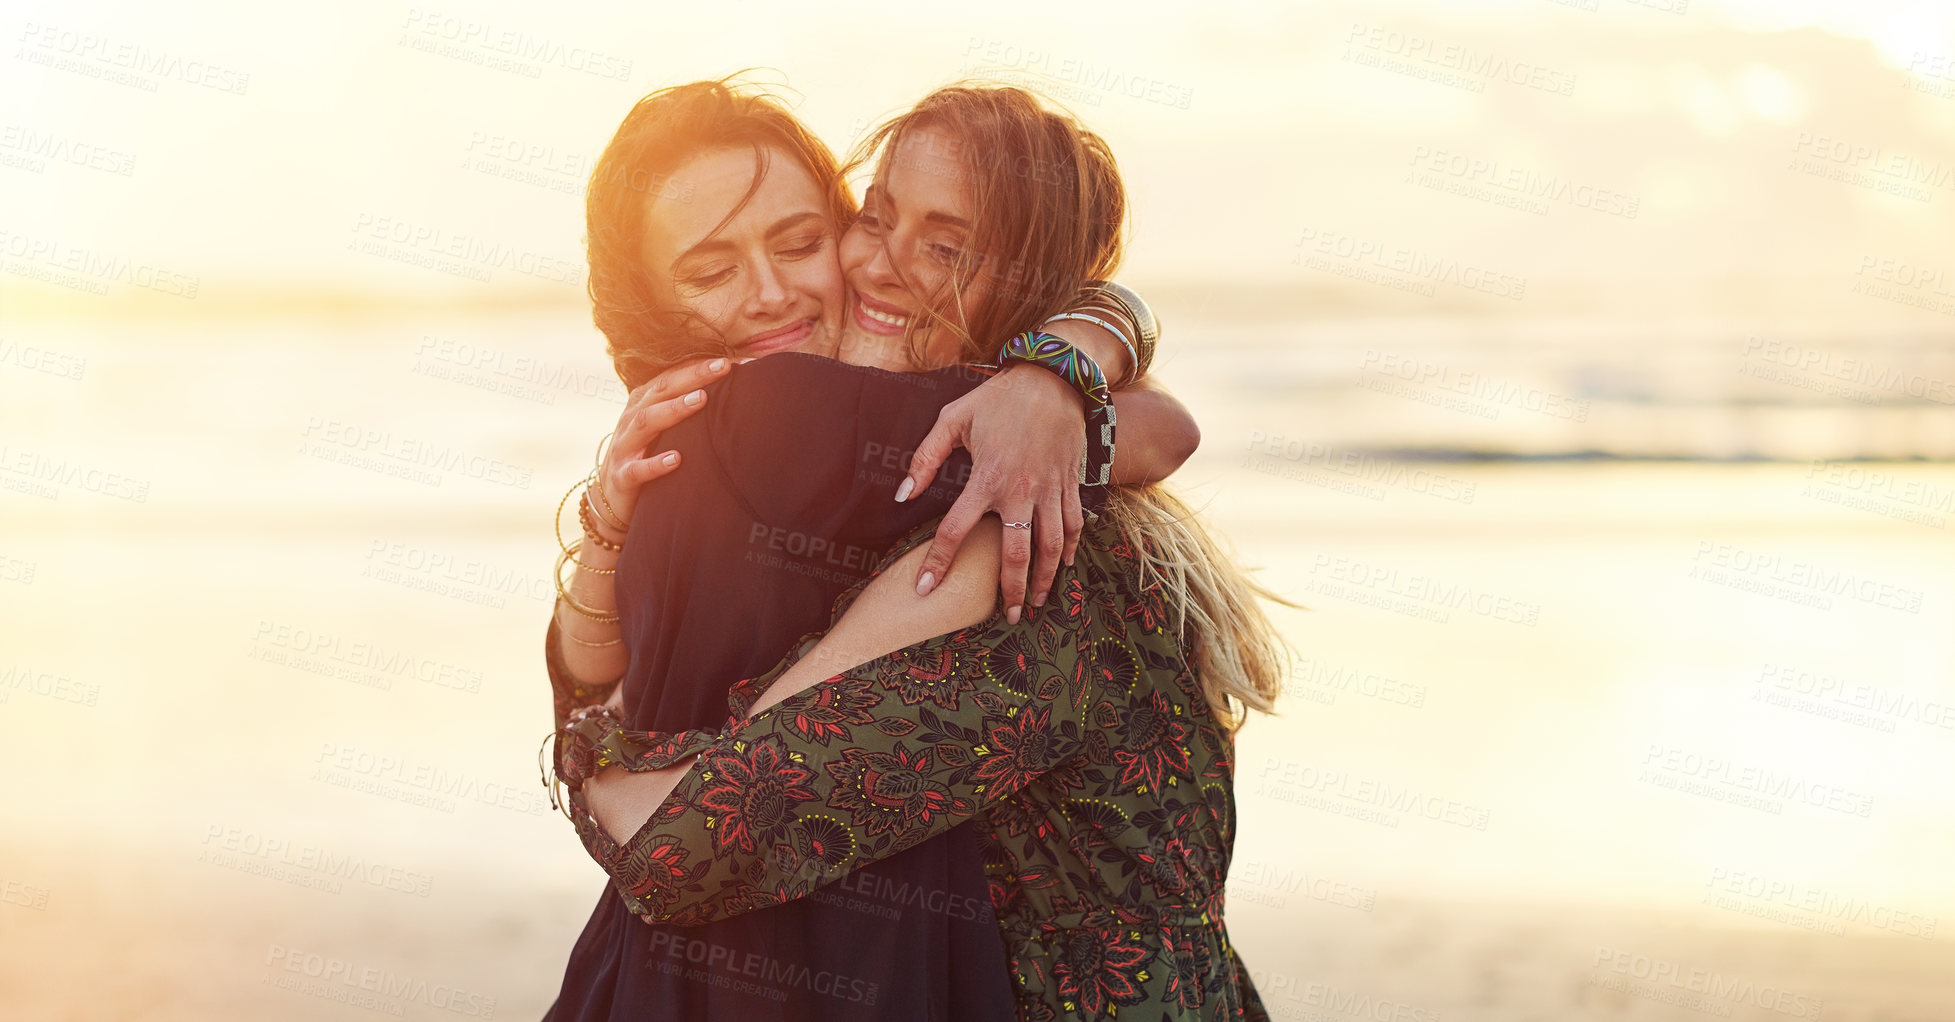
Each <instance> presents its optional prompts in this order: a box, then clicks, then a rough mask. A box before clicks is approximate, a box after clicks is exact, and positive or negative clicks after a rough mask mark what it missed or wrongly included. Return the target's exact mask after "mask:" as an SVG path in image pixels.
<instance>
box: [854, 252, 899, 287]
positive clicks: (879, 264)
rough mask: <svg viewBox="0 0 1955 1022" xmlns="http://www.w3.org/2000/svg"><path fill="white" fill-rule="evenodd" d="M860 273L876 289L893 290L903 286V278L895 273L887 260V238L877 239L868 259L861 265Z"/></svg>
mask: <svg viewBox="0 0 1955 1022" xmlns="http://www.w3.org/2000/svg"><path fill="white" fill-rule="evenodd" d="M862 275H863V277H865V278H866V279H867V280H868V281H869V283H871V284H874V285H875V286H876V288H877V290H883V291H887V290H894V289H900V288H901V287H902V286H903V278H901V277H899V276H897V275H896V267H895V266H893V265H891V263H890V261H889V241H888V239H878V240H877V241H876V245H875V250H874V251H873V252H872V253H871V254H870V256H869V261H868V262H867V263H864V264H863V265H862Z"/></svg>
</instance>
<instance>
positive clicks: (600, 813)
mask: <svg viewBox="0 0 1955 1022" xmlns="http://www.w3.org/2000/svg"><path fill="white" fill-rule="evenodd" d="M1002 531H1003V530H1002V529H1001V528H1000V527H999V525H998V523H997V522H995V521H987V522H984V523H982V524H980V525H979V526H978V527H977V528H975V529H973V530H971V534H970V536H968V537H967V538H966V539H965V542H964V544H963V546H961V547H959V548H958V551H957V559H956V560H955V561H954V562H953V563H952V564H951V568H950V574H949V576H948V577H947V578H945V580H944V584H943V585H940V586H938V587H937V588H936V589H935V590H933V591H932V592H931V593H930V595H928V596H918V595H917V594H916V591H915V589H914V588H912V587H911V586H910V585H909V584H908V582H907V580H908V579H909V578H910V577H911V573H912V572H913V571H914V570H915V568H916V565H918V564H921V563H922V560H923V557H924V555H925V553H926V551H925V548H923V547H920V546H919V547H917V548H916V549H914V550H911V551H910V552H908V553H906V554H904V555H903V556H902V557H901V558H899V559H897V561H896V562H895V563H894V564H892V565H890V566H889V568H888V569H887V570H885V571H884V572H883V573H882V574H880V575H878V576H876V578H875V579H874V580H872V581H871V582H870V583H869V585H868V587H867V588H865V589H864V590H863V591H862V594H861V595H860V596H858V597H856V599H855V602H854V603H851V604H850V605H849V609H848V611H847V612H846V613H844V614H843V615H842V617H841V619H840V620H838V621H836V622H835V625H834V627H832V628H830V629H829V630H828V633H827V634H826V635H823V636H822V637H821V639H820V641H819V642H817V643H816V644H815V646H814V648H813V649H810V650H809V651H808V652H807V653H805V654H803V655H802V657H801V659H799V660H797V661H795V663H794V666H792V667H790V668H788V669H787V671H786V672H784V673H783V674H782V675H781V676H780V677H779V678H777V679H775V681H774V684H773V686H772V687H770V688H768V690H767V691H766V692H765V693H764V694H762V695H761V697H760V698H759V699H758V700H756V701H755V702H754V705H753V706H752V708H750V709H749V710H748V712H747V716H748V718H749V719H751V718H752V717H755V716H757V715H759V714H760V713H761V712H762V711H764V710H766V709H768V708H769V707H772V706H774V705H776V704H778V703H780V702H781V701H782V700H785V699H787V698H789V697H791V696H793V695H795V694H796V693H798V692H801V691H803V690H805V689H808V688H810V687H812V686H814V685H817V684H819V683H821V682H822V681H824V680H826V679H828V678H831V677H834V676H835V675H837V674H840V673H842V672H843V671H846V670H849V669H850V668H852V667H856V666H859V665H861V664H866V663H868V662H869V661H871V660H874V659H876V658H878V657H881V656H884V655H886V654H889V653H893V652H895V651H896V650H899V649H903V648H904V647H906V646H910V645H914V644H915V643H918V642H922V641H923V640H925V639H929V638H932V637H935V636H938V635H945V634H948V633H950V632H954V631H956V630H957V629H959V628H965V627H968V626H970V625H974V624H977V623H978V622H980V621H983V620H984V619H985V618H988V617H990V616H991V614H992V613H993V611H995V610H996V608H997V601H998V590H997V587H996V586H994V585H992V584H991V583H992V579H994V578H996V577H997V571H998V563H999V558H1000V548H1001V543H1002V540H1001V536H1000V533H1001V532H1002ZM613 705H616V703H615V697H614V703H613ZM692 764H693V761H692V760H691V759H687V760H684V761H682V762H679V763H674V764H673V765H671V766H669V767H665V768H663V769H660V770H653V771H646V772H642V773H630V772H627V771H625V770H623V769H621V768H619V767H616V766H612V767H606V768H605V769H604V770H602V771H600V772H599V773H598V774H596V775H595V776H593V777H592V778H591V779H590V780H588V781H586V782H584V783H585V785H586V788H585V790H586V796H585V797H586V799H587V800H588V802H589V805H590V811H591V817H592V818H593V819H595V820H596V821H597V823H598V825H599V826H601V827H603V828H604V830H605V832H606V833H608V834H610V835H611V839H612V840H613V841H617V842H618V843H620V844H623V843H624V842H625V841H627V840H629V839H630V838H631V836H632V835H633V834H636V833H637V832H638V831H639V830H640V829H641V828H643V827H644V826H645V823H646V821H647V820H650V819H651V818H652V814H653V813H655V812H657V811H658V808H659V806H660V805H662V804H664V802H665V799H666V797H667V796H669V795H670V794H671V793H672V789H673V788H675V787H677V786H678V784H679V782H680V781H681V780H683V779H684V778H685V775H686V773H687V772H688V771H690V770H691V769H692ZM648 921H649V920H648Z"/></svg>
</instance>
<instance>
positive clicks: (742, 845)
mask: <svg viewBox="0 0 1955 1022" xmlns="http://www.w3.org/2000/svg"><path fill="white" fill-rule="evenodd" d="M778 742H779V739H770V738H763V739H760V740H758V741H756V742H754V743H753V744H751V745H749V746H747V748H746V751H745V752H744V753H740V752H734V753H731V754H727V755H716V756H711V757H710V758H702V761H701V764H700V769H703V770H705V771H706V772H707V773H708V774H710V775H711V776H712V780H711V781H710V782H709V783H708V784H707V785H706V786H704V787H703V788H701V789H700V792H699V798H698V806H699V808H700V809H702V810H704V811H705V812H707V813H708V814H711V815H712V816H714V817H716V818H717V822H716V823H715V824H714V833H715V834H716V835H717V841H716V842H715V843H716V845H717V847H720V848H727V847H733V848H738V849H739V850H740V851H742V852H747V853H751V852H753V850H754V849H755V848H756V847H758V846H760V845H762V844H773V843H774V842H775V841H778V840H781V839H782V838H783V837H785V835H786V833H787V827H788V824H789V823H791V822H792V821H793V820H794V818H795V815H796V814H795V812H794V807H795V806H797V805H800V804H802V803H805V802H813V801H815V792H814V789H813V788H811V787H809V786H808V782H810V781H812V780H814V779H815V774H814V771H812V770H809V769H808V768H807V767H806V766H803V765H802V764H800V763H798V762H796V761H794V760H793V759H790V758H789V757H788V754H787V750H785V749H783V748H782V747H781V746H780V745H779V744H777V743H778ZM702 776H704V775H702Z"/></svg>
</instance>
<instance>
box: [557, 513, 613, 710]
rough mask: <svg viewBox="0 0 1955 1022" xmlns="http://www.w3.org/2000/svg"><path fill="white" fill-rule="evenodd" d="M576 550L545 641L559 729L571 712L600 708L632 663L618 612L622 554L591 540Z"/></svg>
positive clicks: (587, 540)
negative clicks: (618, 583) (597, 706)
mask: <svg viewBox="0 0 1955 1022" xmlns="http://www.w3.org/2000/svg"><path fill="white" fill-rule="evenodd" d="M605 542H606V543H610V544H611V545H613V546H622V545H623V544H622V543H612V542H611V540H609V539H606V540H605ZM573 549H574V556H572V557H571V558H569V560H570V570H571V574H570V577H569V578H568V579H567V580H564V581H563V594H564V595H559V596H558V598H557V602H556V605H555V607H554V608H553V609H552V611H551V618H550V627H549V630H548V633H547V635H546V636H545V638H544V643H545V649H544V662H545V663H546V665H547V666H548V668H549V674H550V688H551V692H552V694H553V700H554V704H555V716H556V723H557V726H558V727H562V726H563V723H564V720H565V719H566V717H567V716H568V715H569V713H570V712H571V711H572V710H575V709H577V708H579V707H582V706H590V705H592V704H594V703H598V702H602V701H604V699H605V698H606V697H607V696H608V695H610V694H611V693H612V692H613V691H615V689H616V688H617V684H618V681H619V680H620V679H621V678H623V676H624V672H625V668H626V667H627V665H628V663H629V660H630V655H629V653H628V652H627V651H626V650H625V646H624V640H623V632H622V630H621V628H620V622H619V620H618V609H617V606H618V600H617V584H616V579H617V566H618V561H619V559H620V555H621V553H622V551H620V550H612V549H610V548H609V547H607V546H604V545H600V544H599V543H597V542H595V541H594V540H593V538H592V537H590V536H588V535H587V536H585V537H584V539H583V540H582V541H580V542H579V543H578V544H576V545H575V547H574V548H573ZM572 601H575V604H574V605H573V603H572Z"/></svg>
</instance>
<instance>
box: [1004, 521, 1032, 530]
mask: <svg viewBox="0 0 1955 1022" xmlns="http://www.w3.org/2000/svg"><path fill="white" fill-rule="evenodd" d="M1031 527H1032V523H1031V522H1006V523H1005V528H1007V529H1030V528H1031Z"/></svg>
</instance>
